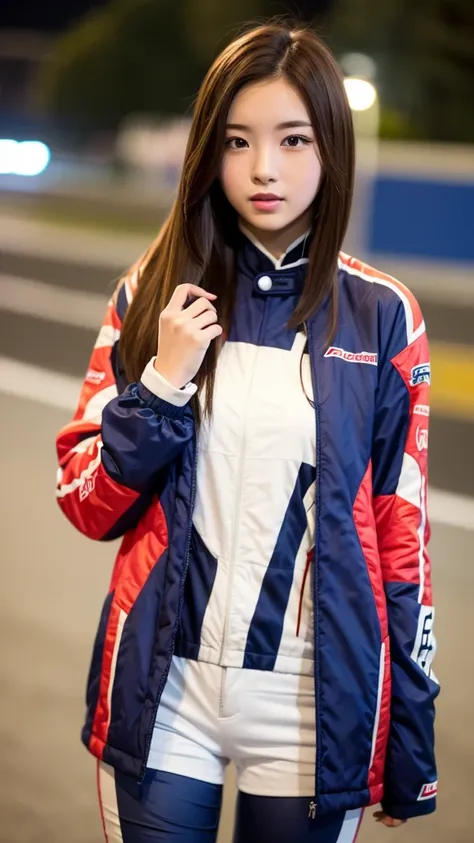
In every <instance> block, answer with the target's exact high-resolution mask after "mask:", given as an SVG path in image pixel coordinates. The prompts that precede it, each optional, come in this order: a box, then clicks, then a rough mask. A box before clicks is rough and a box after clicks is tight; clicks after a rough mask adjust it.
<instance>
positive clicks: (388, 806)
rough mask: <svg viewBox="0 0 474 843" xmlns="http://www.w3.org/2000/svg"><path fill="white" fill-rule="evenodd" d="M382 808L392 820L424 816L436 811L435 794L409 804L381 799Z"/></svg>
mask: <svg viewBox="0 0 474 843" xmlns="http://www.w3.org/2000/svg"><path fill="white" fill-rule="evenodd" d="M382 810H383V811H384V813H385V814H387V815H388V816H389V817H393V819H394V820H410V819H412V818H413V817H424V816H426V815H427V814H433V813H434V811H436V796H433V797H432V799H426V800H425V801H423V802H412V803H411V804H410V805H402V804H400V803H397V802H390V801H389V800H387V799H383V800H382Z"/></svg>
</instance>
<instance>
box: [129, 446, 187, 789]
mask: <svg viewBox="0 0 474 843" xmlns="http://www.w3.org/2000/svg"><path fill="white" fill-rule="evenodd" d="M193 441H194V464H193V470H192V477H191V497H190V507H189V521H188V535H187V539H186V554H185V557H184V560H185V561H184V570H183V576H182V578H181V587H180V592H179V604H178V612H177V614H176V621H175V624H174V627H173V635H172V638H171V645H170V649H169V652H168V661H167V665H166V670H165V671H164V673H163V676H162V679H161V682H160V686H159V688H158V694H157V697H156V703H155V707H154V709H153V717H152V718H151V721H150V726H149V729H148V732H147V736H146V742H145V757H144V762H143V767H142V772H141V776H140V778H139V780H138V782H139V784H141V783H142V782H143V780H144V778H145V775H146V768H147V762H148V756H149V754H150V747H151V741H152V737H153V729H154V728H155V720H156V715H157V712H158V706H159V705H160V700H161V695H162V693H163V688H164V687H165V683H166V680H167V679H168V674H169V671H170V667H171V661H172V658H173V650H174V644H175V640H176V634H177V632H178V624H179V621H180V618H181V608H182V605H183V599H184V584H185V581H186V574H187V572H188V565H189V552H190V549H191V533H192V527H193V512H194V500H195V497H196V475H197V462H198V449H197V440H196V434H194V436H193Z"/></svg>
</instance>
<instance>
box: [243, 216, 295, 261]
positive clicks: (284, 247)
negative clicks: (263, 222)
mask: <svg viewBox="0 0 474 843" xmlns="http://www.w3.org/2000/svg"><path fill="white" fill-rule="evenodd" d="M239 227H240V229H241V230H242V231H243V232H244V234H245V233H248V234H250V235H251V236H252V238H253V239H254V240H256V241H257V242H258V243H260V244H261V245H262V246H263V247H264V249H266V250H267V252H269V253H270V254H271V255H272V256H273V257H274V258H275V259H276V260H277V261H278V260H280V258H281V257H282V256H283V255H284V254H285V253H286V252H287V251H288V248H289V247H290V246H291V245H292V244H293V243H294V242H295V240H298V238H299V237H303V236H304V235H305V234H307V233H308V231H309V230H310V228H311V215H310V213H306V214H304V215H302V216H301V217H298V219H296V220H294V221H293V222H292V223H290V224H289V225H287V226H286V227H285V228H281V229H279V230H278V231H268V230H264V229H261V228H257V227H256V226H254V225H251V224H250V223H248V222H247V221H246V220H243V219H240V221H239Z"/></svg>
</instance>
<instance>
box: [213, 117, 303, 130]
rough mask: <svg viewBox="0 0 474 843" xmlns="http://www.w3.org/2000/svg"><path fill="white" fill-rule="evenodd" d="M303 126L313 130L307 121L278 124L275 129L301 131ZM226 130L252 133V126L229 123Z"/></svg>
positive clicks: (289, 121)
mask: <svg viewBox="0 0 474 843" xmlns="http://www.w3.org/2000/svg"><path fill="white" fill-rule="evenodd" d="M303 126H307V127H309V128H310V129H311V128H312V124H311V123H308V121H307V120H287V121H286V122H285V123H278V126H275V129H299V128H302V127H303ZM226 129H234V130H235V129H237V130H238V131H240V132H251V131H252V129H251V127H250V126H244V124H243V123H227V125H226Z"/></svg>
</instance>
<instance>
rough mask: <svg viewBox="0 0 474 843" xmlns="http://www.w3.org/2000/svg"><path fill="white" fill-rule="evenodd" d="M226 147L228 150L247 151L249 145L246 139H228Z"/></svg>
mask: <svg viewBox="0 0 474 843" xmlns="http://www.w3.org/2000/svg"><path fill="white" fill-rule="evenodd" d="M225 145H226V147H227V148H228V149H245V147H246V146H248V143H247V141H246V140H244V138H227V140H226V142H225Z"/></svg>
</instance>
